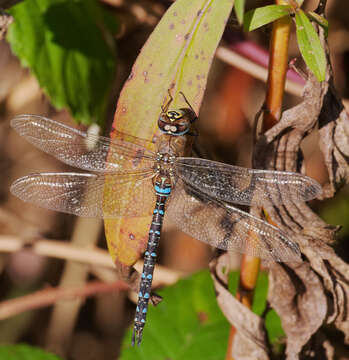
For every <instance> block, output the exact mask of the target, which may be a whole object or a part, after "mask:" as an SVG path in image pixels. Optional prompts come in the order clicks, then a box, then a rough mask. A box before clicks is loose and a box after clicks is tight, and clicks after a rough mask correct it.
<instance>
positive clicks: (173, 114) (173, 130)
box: [158, 92, 197, 136]
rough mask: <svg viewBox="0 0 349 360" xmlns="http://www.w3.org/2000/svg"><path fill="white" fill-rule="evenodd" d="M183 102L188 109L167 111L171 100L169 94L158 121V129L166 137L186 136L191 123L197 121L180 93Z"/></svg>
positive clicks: (193, 112)
mask: <svg viewBox="0 0 349 360" xmlns="http://www.w3.org/2000/svg"><path fill="white" fill-rule="evenodd" d="M180 94H181V95H182V96H183V98H184V100H185V101H186V103H187V104H188V106H189V107H188V108H181V109H176V110H169V107H170V104H171V102H172V100H173V98H172V96H171V94H170V93H169V96H170V99H169V101H168V102H167V103H166V105H165V106H164V107H162V112H161V114H160V116H159V119H158V127H159V129H160V131H161V132H162V133H164V134H167V135H172V136H182V135H185V134H188V133H189V131H190V129H191V126H192V123H193V122H194V121H195V120H196V119H197V116H196V114H195V111H194V109H193V108H192V107H191V105H190V104H189V103H188V100H187V99H186V97H185V96H184V94H183V93H182V92H180Z"/></svg>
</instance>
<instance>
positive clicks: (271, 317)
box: [265, 309, 286, 344]
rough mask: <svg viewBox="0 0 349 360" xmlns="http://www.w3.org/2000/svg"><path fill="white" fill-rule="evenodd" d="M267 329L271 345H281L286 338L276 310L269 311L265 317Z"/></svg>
mask: <svg viewBox="0 0 349 360" xmlns="http://www.w3.org/2000/svg"><path fill="white" fill-rule="evenodd" d="M265 327H266V329H267V333H268V339H269V342H270V343H271V344H276V343H280V342H281V340H282V338H284V337H285V336H286V334H285V332H284V330H283V328H282V325H281V320H280V317H279V315H278V314H277V312H276V311H275V310H273V309H272V310H270V311H268V313H267V315H266V317H265Z"/></svg>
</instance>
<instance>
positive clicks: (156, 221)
mask: <svg viewBox="0 0 349 360" xmlns="http://www.w3.org/2000/svg"><path fill="white" fill-rule="evenodd" d="M171 189H172V188H171V180H170V179H169V178H168V177H166V176H161V175H160V176H158V177H157V178H156V181H155V184H154V190H155V193H156V205H155V208H154V213H153V218H152V223H151V225H150V229H149V237H148V244H147V249H146V251H145V253H144V265H143V272H142V274H141V282H140V286H139V293H138V303H137V308H136V316H135V321H134V330H133V335H132V345H134V344H135V343H136V342H137V345H140V343H141V341H142V333H143V328H144V325H145V321H146V317H147V310H148V303H149V299H150V296H151V284H152V281H153V272H154V266H155V263H156V257H157V249H158V246H159V240H160V235H161V228H162V222H163V218H164V214H165V203H166V200H167V198H168V196H170V194H171Z"/></svg>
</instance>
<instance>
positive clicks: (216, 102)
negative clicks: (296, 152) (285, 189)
mask: <svg viewBox="0 0 349 360" xmlns="http://www.w3.org/2000/svg"><path fill="white" fill-rule="evenodd" d="M171 3H172V1H169V0H101V1H97V0H74V1H72V0H26V1H24V2H19V3H18V4H17V5H16V6H14V7H10V5H12V4H11V3H9V2H2V3H0V5H1V6H4V7H6V10H7V12H8V13H9V14H10V15H11V16H13V24H12V25H11V26H10V28H9V31H8V34H7V38H3V39H2V40H1V42H0V68H1V71H0V120H1V122H0V124H1V127H0V139H1V142H0V144H1V155H0V156H1V157H0V159H1V162H0V166H1V169H2V171H1V173H0V174H1V176H0V183H1V186H0V196H1V200H2V205H1V207H0V229H1V232H0V250H1V252H0V270H1V275H0V288H1V301H2V302H4V301H7V300H10V299H11V298H14V297H20V296H23V295H25V294H32V293H33V291H36V290H40V289H43V288H44V287H45V286H46V285H47V284H50V286H52V287H58V286H61V285H62V273H64V274H65V275H66V277H67V278H68V284H69V286H76V287H81V288H84V286H85V285H86V284H87V283H88V282H89V281H90V280H100V281H107V280H106V279H109V281H115V274H112V275H111V276H110V275H107V274H106V272H104V273H103V274H102V273H101V271H100V270H98V269H93V267H92V268H91V267H90V266H84V265H81V264H79V265H77V267H76V268H75V269H73V270H72V269H67V268H66V265H65V262H64V261H63V260H59V259H56V258H54V257H50V258H47V257H44V256H41V255H39V254H38V253H37V252H33V251H30V246H28V248H26V247H25V248H23V249H21V250H20V251H17V252H15V251H14V249H13V247H11V246H8V245H6V244H7V243H8V242H9V241H10V244H12V243H14V240H15V239H17V240H18V239H21V240H25V241H26V243H28V244H35V242H36V241H37V239H38V238H41V237H44V238H45V239H59V240H63V243H64V244H65V243H68V242H69V241H70V239H78V240H77V243H79V241H80V243H82V244H88V245H86V248H89V247H92V249H94V248H93V246H98V247H99V249H103V250H105V241H104V239H103V235H102V231H101V223H100V222H95V223H94V222H93V221H89V222H86V220H78V219H76V218H74V217H73V216H70V215H66V214H58V213H54V212H50V211H46V210H44V209H39V208H36V207H34V206H32V205H30V204H24V203H22V202H20V201H19V200H17V199H15V198H13V197H12V196H11V195H10V194H9V190H8V189H9V185H10V183H11V182H12V181H13V180H14V179H15V178H17V177H19V176H22V175H24V174H27V173H28V172H33V171H35V170H45V171H64V170H69V169H68V167H66V166H64V165H63V164H61V163H59V162H58V161H56V160H55V159H53V158H51V157H49V156H47V155H45V154H43V153H41V152H39V151H38V150H36V149H35V148H33V147H32V146H31V145H29V144H27V143H26V142H25V141H24V140H22V139H20V138H19V137H18V136H17V135H16V134H14V132H13V131H12V130H11V129H10V127H9V121H10V119H11V118H12V117H13V116H14V115H16V114H20V113H34V114H39V115H43V116H48V117H51V118H53V119H55V120H58V121H61V122H64V123H66V124H68V125H71V126H73V125H75V122H78V123H79V125H78V127H79V128H80V129H83V130H86V129H87V126H89V125H91V124H93V123H97V124H98V125H99V126H100V127H101V128H102V129H104V132H105V134H108V130H109V128H110V126H111V122H112V119H113V114H114V111H115V105H116V101H117V98H118V94H119V92H120V90H121V88H122V86H123V83H124V82H125V80H126V79H127V77H128V75H129V73H130V70H131V67H132V64H133V62H134V61H135V59H136V57H137V55H138V53H139V51H140V49H141V47H142V45H143V44H144V42H145V41H146V39H147V37H148V36H149V34H150V33H151V31H152V30H153V29H154V27H155V26H156V24H157V22H158V21H159V20H160V19H161V16H162V15H163V13H164V12H165V11H166V9H167V8H168V7H169V6H170V5H171ZM239 3H240V2H239ZM271 3H272V2H269V3H268V2H266V1H261V0H259V1H252V0H251V1H246V7H247V9H253V8H256V7H260V6H264V5H266V4H271ZM317 3H318V2H317V1H315V0H308V1H305V2H304V5H303V7H302V8H303V9H304V10H307V11H309V10H313V9H314V8H315V7H316V6H317ZM8 6H9V8H7V7H8ZM348 10H349V4H348V3H347V2H345V1H344V2H343V1H340V0H328V2H327V14H328V20H329V23H330V31H329V46H330V50H331V54H332V63H333V67H334V78H335V81H336V84H335V85H336V88H337V90H338V91H339V93H340V95H341V96H342V97H343V99H344V103H345V105H348V106H349V100H346V99H349V77H348V76H347V73H348V66H349V36H348V35H349V34H348V32H349V11H348ZM269 35H270V26H265V27H263V28H262V29H260V30H257V31H254V32H252V33H244V32H243V30H242V27H241V26H240V25H239V22H238V20H237V18H236V17H235V15H234V14H232V16H231V17H230V19H229V21H228V25H227V29H226V31H225V34H224V36H223V39H222V44H221V45H222V46H223V47H224V48H225V49H228V50H229V51H230V52H233V53H235V54H240V55H242V56H243V59H242V60H239V62H237V63H236V64H235V65H234V66H232V65H231V64H229V63H228V62H227V60H225V59H223V58H222V57H220V56H218V55H217V58H216V59H215V60H214V63H213V66H212V69H211V73H210V78H209V82H208V85H207V90H206V93H205V99H204V102H203V104H202V107H201V111H200V120H199V122H198V128H199V133H200V137H199V139H198V149H199V151H200V153H201V154H202V156H203V157H207V158H215V159H218V160H220V161H223V162H227V163H233V164H237V165H241V166H251V150H252V132H253V120H254V116H255V114H256V113H257V111H258V110H259V109H260V107H261V105H262V103H263V101H264V96H265V83H264V82H263V81H261V80H259V79H257V78H256V76H255V75H252V74H251V73H250V72H249V71H248V70H247V69H248V67H247V66H246V62H247V61H253V62H254V63H256V64H258V65H259V66H260V68H258V69H259V70H258V71H259V72H260V73H261V74H260V77H263V73H262V72H263V69H264V71H266V63H267V56H268V52H267V49H268V42H269ZM295 57H296V58H298V59H300V54H299V50H298V46H297V39H296V34H295V33H294V34H293V35H292V37H291V42H290V59H292V58H295ZM244 59H245V60H244ZM297 66H300V67H302V66H304V64H302V63H301V60H299V62H298V63H297ZM28 67H29V68H30V70H28ZM257 77H258V78H259V76H257ZM289 80H291V81H293V82H294V83H295V84H296V88H297V84H298V89H300V88H301V86H302V84H303V83H304V80H303V79H302V78H301V77H300V76H299V75H297V74H294V73H290V74H289ZM299 95H300V92H298V93H297V90H296V91H293V93H292V94H291V93H289V94H287V96H286V98H285V101H284V108H285V109H286V108H288V107H290V106H293V105H295V104H296V103H298V102H299V101H300V97H299ZM75 126H76V125H75ZM315 144H317V140H316V134H313V135H312V136H310V137H309V138H307V139H306V141H305V143H304V147H303V150H304V155H305V159H306V161H305V163H306V168H307V174H308V175H309V176H311V177H313V178H315V179H317V180H318V181H319V182H321V183H322V184H325V183H326V181H327V173H326V170H325V167H324V165H323V162H322V158H321V155H320V152H319V149H317V148H316V146H315ZM311 206H313V207H314V208H315V209H316V210H317V211H318V212H319V213H320V214H321V216H322V217H323V218H324V220H326V221H327V222H329V223H330V224H332V225H341V226H342V230H341V231H340V232H339V239H338V243H337V244H335V247H336V250H337V252H338V253H339V255H340V256H341V257H342V258H344V259H345V260H347V261H348V260H349V255H348V254H349V252H348V245H347V244H348V236H349V194H348V189H343V190H342V191H341V192H340V193H339V194H338V195H337V196H336V198H335V199H332V200H328V201H326V202H322V203H321V202H313V203H312V204H311ZM165 230H166V231H165V234H164V235H165V236H164V239H163V241H162V243H161V251H160V264H161V265H163V266H166V268H167V269H176V271H177V270H178V271H179V270H180V271H181V273H180V276H181V277H183V276H185V275H189V274H191V273H192V272H194V271H198V270H200V269H205V268H207V265H208V262H209V259H210V257H211V250H210V249H208V248H207V247H206V246H205V245H204V244H202V243H200V242H198V241H195V240H192V239H190V238H188V237H187V236H185V235H183V234H182V233H180V232H178V231H177V230H176V229H174V228H172V227H169V228H168V229H165ZM91 238H92V239H91ZM89 239H91V240H89ZM11 240H12V242H11ZM6 246H7V247H6ZM63 257H64V256H63ZM232 261H235V262H236V268H238V264H239V257H238V256H237V255H236V258H234V259H233V260H232ZM104 270H105V269H104ZM109 271H110V272H112V270H109ZM77 274H78V275H77ZM108 276H109V277H108ZM237 279H238V273H233V274H231V282H230V283H231V289H232V292H233V293H234V288H235V289H236V283H237ZM162 281H163V283H170V282H171V280H169V276H168V275H166V276H164V277H163V278H162ZM188 284H189V285H188ZM267 286H268V284H267V277H266V275H265V274H264V273H261V275H260V279H259V283H258V285H257V288H256V292H255V300H254V302H253V310H254V311H255V312H256V313H257V314H259V315H261V314H263V316H265V317H266V323H267V324H269V325H266V326H267V328H268V336H269V341H270V342H271V343H273V344H274V343H275V344H282V336H283V333H282V328H281V327H280V323H279V320H278V317H277V315H276V314H275V312H273V310H272V309H269V308H268V304H267V302H266V293H267ZM163 291H164V293H163V295H164V296H165V299H166V302H164V303H163V304H161V305H160V306H162V307H163V308H164V307H166V306H167V307H169V308H171V314H170V315H171V316H170V319H168V318H162V316H163V310H162V308H161V307H159V310H158V309H156V308H155V309H153V308H152V309H151V310H150V314H149V323H148V324H147V327H146V335H145V340H144V346H145V348H144V354H148V351H149V354H151V351H153V352H154V353H156V351H157V349H159V348H160V347H161V344H162V345H163V344H164V340H163V341H162V342H161V344H160V343H159V341H158V340H159V339H160V338H161V337H159V338H158V337H157V335H159V336H160V335H161V336H162V337H163V339H166V341H169V343H170V342H171V343H172V345H171V346H175V345H176V339H173V337H174V336H175V335H174V333H175V332H176V331H182V330H183V329H181V325H183V323H176V322H175V320H176V319H179V318H180V316H184V315H185V314H186V312H187V311H189V308H188V307H189V304H191V305H192V306H193V309H191V311H193V312H194V315H195V316H193V318H192V322H191V323H189V324H187V328H186V330H187V331H188V334H190V336H194V335H193V334H194V333H195V332H196V331H197V330H198V329H200V326H206V325H207V324H208V325H207V326H212V328H206V330H205V331H201V332H200V331H198V332H197V333H195V337H197V338H198V343H197V344H196V346H197V347H199V348H200V346H202V344H204V343H205V342H206V343H207V341H212V340H210V338H207V336H209V335H210V334H211V335H212V334H217V331H215V327H219V329H220V332H219V333H218V334H219V335H220V337H221V338H219V339H217V341H218V343H217V344H221V342H222V344H223V343H224V338H222V337H224V336H225V335H224V334H225V331H226V332H227V333H228V331H229V327H228V324H227V323H226V321H225V320H224V318H223V317H222V316H221V314H220V312H219V310H217V308H216V307H215V306H214V304H213V303H214V298H215V297H214V291H213V288H212V286H211V283H210V279H209V276H208V274H207V272H204V273H201V274H199V275H196V276H193V277H192V278H190V279H189V280H181V282H180V283H178V285H177V286H175V287H173V288H172V287H171V288H168V289H165V290H163ZM94 295H95V296H93V297H91V298H87V300H85V301H82V300H81V299H80V298H79V297H77V298H76V299H74V300H72V301H66V300H65V304H66V308H65V310H64V313H65V314H66V315H65V316H63V315H59V316H53V314H54V312H55V311H57V313H58V314H61V313H60V312H59V310H58V309H57V304H56V305H54V306H50V307H45V308H42V306H39V308H40V309H36V310H34V309H30V310H28V311H26V312H24V313H21V314H19V315H17V316H10V317H6V316H5V315H2V317H0V318H1V319H2V322H1V324H0V343H13V344H15V343H20V342H26V343H28V344H32V345H36V346H41V347H44V348H46V349H49V350H52V351H54V352H56V353H58V354H60V355H61V356H62V357H63V358H69V359H81V358H84V359H115V358H116V354H118V353H119V352H120V348H121V346H123V349H124V352H123V355H121V356H122V357H121V358H124V359H138V358H145V357H144V356H145V355H144V354H143V353H142V351H143V350H142V349H130V348H129V347H128V346H129V343H130V334H129V333H126V334H127V336H126V337H125V339H124V344H123V345H121V344H122V341H123V340H122V339H123V336H124V334H125V331H126V329H127V327H128V326H129V325H130V323H131V321H132V318H133V311H134V304H133V303H132V301H130V300H129V297H128V296H127V294H126V293H125V292H120V291H115V289H114V291H110V292H109V293H108V292H107V293H102V292H100V293H99V292H98V291H96V292H95V293H94ZM130 298H131V300H134V298H132V295H131V296H130ZM194 298H195V299H196V302H194V304H193V303H192V300H193V299H194ZM198 304H199V305H200V306H201V305H202V306H203V309H204V310H205V311H201V310H202V309H201V310H200V306H199V305H198ZM2 305H4V303H1V302H0V309H1V308H3V309H4V307H2ZM51 305H52V304H51ZM193 312H191V313H190V314H191V315H193ZM5 313H6V312H5ZM0 314H1V311H0ZM211 314H212V318H209V320H207V319H206V316H209V315H211ZM188 316H190V315H189V313H188ZM202 316H203V318H202ZM57 318H60V319H57ZM211 319H213V320H212V321H213V322H212V323H211V324H210V320H211ZM58 320H60V321H58ZM152 320H153V323H154V328H152V327H151V322H152ZM206 320H207V321H208V323H207V322H206ZM68 324H70V325H68ZM171 324H172V325H173V326H178V329H173V328H171ZM153 329H156V332H155V333H154V334H153V336H151V335H149V336H147V332H149V333H151V331H152V330H153ZM183 331H184V330H183ZM210 331H212V332H211V333H210ZM162 332H163V333H162ZM200 334H201V335H202V336H201V335H200ZM227 335H228V334H226V336H227ZM147 337H149V340H148V342H147V339H146V338H147ZM208 339H209V340H208ZM194 345H195V344H194ZM219 346H220V347H221V346H225V345H224V344H223V345H219ZM197 347H196V348H195V347H194V350H195V349H197ZM0 349H1V348H0ZM203 349H204V348H203ZM5 350H6V351H7V350H8V349H5V348H3V350H1V351H5ZM194 350H193V351H194ZM278 351H282V350H280V348H278V349H276V352H278ZM224 352H225V348H224V351H223V354H224ZM159 353H160V352H159ZM149 354H148V357H149V356H150V355H149ZM167 355H168V354H167ZM171 355H173V354H171ZM175 355H176V356H179V355H180V354H175ZM205 355H206V357H205ZM208 355H209V352H208V351H204V352H200V351H199V352H196V353H195V354H194V355H193V354H192V353H190V357H182V359H189V358H190V359H196V357H195V356H197V358H199V356H200V359H209V357H208ZM188 356H189V355H188ZM341 356H342V358H343V359H344V358H345V356H349V355H348V352H347V351H346V349H339V350H338V358H341ZM0 357H1V352H0ZM6 358H7V357H6ZM34 358H35V359H36V358H38V357H34ZM152 358H153V359H155V357H152ZM173 358H176V357H173ZM178 358H180V357H178ZM219 358H221V357H219ZM14 359H16V357H14ZM43 359H44V357H43ZM212 359H213V358H212Z"/></svg>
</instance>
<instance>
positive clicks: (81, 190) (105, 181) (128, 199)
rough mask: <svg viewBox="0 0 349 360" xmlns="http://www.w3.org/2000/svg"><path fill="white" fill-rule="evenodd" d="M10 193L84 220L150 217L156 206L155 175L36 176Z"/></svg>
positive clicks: (23, 180) (22, 180)
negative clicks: (92, 218) (85, 218)
mask: <svg viewBox="0 0 349 360" xmlns="http://www.w3.org/2000/svg"><path fill="white" fill-rule="evenodd" d="M10 190H11V192H12V194H13V195H15V196H17V197H19V198H20V199H21V200H23V201H26V202H30V203H33V204H35V205H39V206H41V207H44V208H47V209H51V210H55V211H61V212H65V213H69V214H75V215H78V216H84V217H99V218H116V217H119V216H147V215H151V214H152V213H153V209H154V205H155V194H154V190H153V185H152V173H139V174H137V175H135V174H124V175H115V174H114V175H109V174H107V175H104V174H81V173H80V174H79V173H37V174H30V175H28V176H24V177H22V178H20V179H17V180H16V181H15V182H14V183H13V184H12V185H11V189H10Z"/></svg>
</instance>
